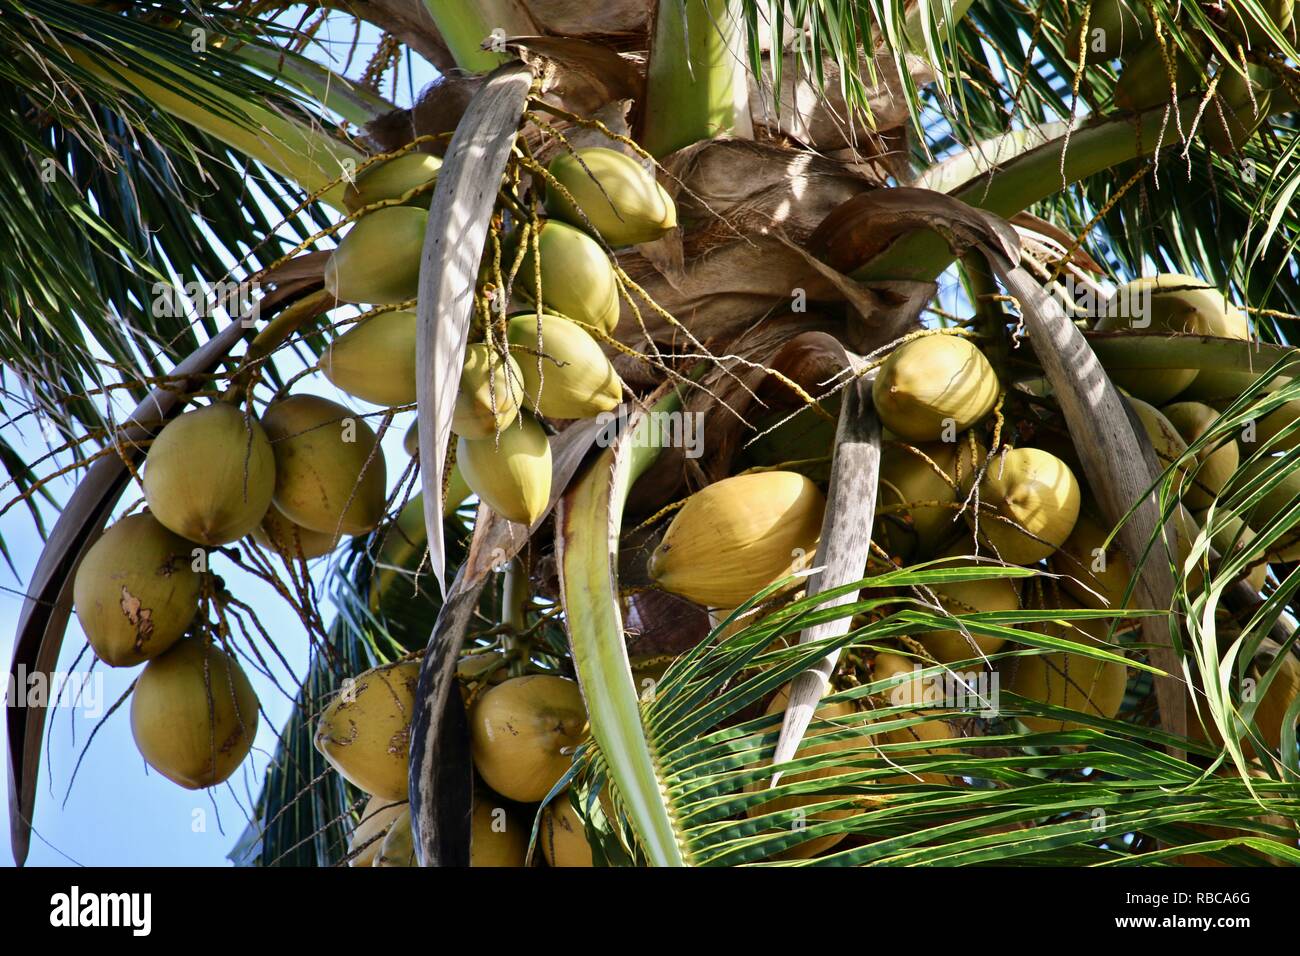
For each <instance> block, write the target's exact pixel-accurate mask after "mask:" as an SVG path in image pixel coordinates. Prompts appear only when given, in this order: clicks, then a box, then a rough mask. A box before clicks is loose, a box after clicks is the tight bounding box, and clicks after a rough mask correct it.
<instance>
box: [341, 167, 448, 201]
mask: <svg viewBox="0 0 1300 956" xmlns="http://www.w3.org/2000/svg"><path fill="white" fill-rule="evenodd" d="M441 169H442V160H441V159H439V158H438V157H437V156H430V155H429V154H428V153H403V154H402V155H401V156H394V157H393V158H392V159H388V160H384V161H383V162H382V163H372V164H371V165H369V166H367V167H366V168H365V169H363V170H362V171H361V172H360V173H358V174H357V177H356V181H355V182H352V183H349V184H348V188H347V189H346V190H345V191H344V193H343V205H345V206H347V209H348V212H356V211H357V210H358V209H362V208H364V207H366V206H370V205H373V204H374V203H377V202H383V201H384V200H386V199H401V198H402V196H404V195H406V194H407V193H408V192H410V191H411V190H412V189H417V188H419V187H420V186H423V185H425V184H426V183H431V182H434V181H435V180H436V179H437V178H438V172H439V170H441ZM432 199H433V190H432V189H426V190H425V191H424V192H422V193H420V194H419V195H417V196H413V197H412V198H411V199H409V200H407V201H406V202H405V203H403V205H406V206H420V207H422V208H424V209H428V208H429V202H430V201H431V200H432Z"/></svg>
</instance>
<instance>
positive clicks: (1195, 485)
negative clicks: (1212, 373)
mask: <svg viewBox="0 0 1300 956" xmlns="http://www.w3.org/2000/svg"><path fill="white" fill-rule="evenodd" d="M1161 412H1162V413H1163V414H1164V417H1165V418H1166V420H1168V422H1169V424H1171V425H1172V426H1173V427H1174V428H1175V429H1177V430H1178V434H1179V435H1180V436H1181V437H1182V439H1183V440H1184V441H1186V442H1187V443H1188V444H1189V445H1190V444H1191V443H1192V442H1195V441H1198V440H1199V439H1200V438H1201V436H1202V435H1205V434H1206V433H1207V432H1209V431H1210V429H1212V428H1213V427H1214V424H1215V422H1217V421H1218V419H1219V413H1218V412H1216V411H1215V410H1214V409H1213V408H1211V407H1210V406H1209V405H1203V404H1201V403H1200V402H1175V403H1174V404H1172V405H1166V406H1165V407H1164V408H1163V409H1161ZM1196 460H1197V462H1198V463H1199V468H1197V469H1196V470H1195V471H1194V472H1193V471H1189V472H1188V476H1187V478H1188V480H1187V482H1186V483H1185V484H1184V486H1183V489H1184V490H1183V502H1184V503H1185V504H1186V505H1187V507H1189V508H1208V507H1209V506H1210V505H1211V504H1212V503H1213V502H1214V499H1215V496H1216V495H1218V494H1219V492H1221V491H1222V490H1223V488H1224V486H1225V485H1227V483H1228V479H1229V478H1231V477H1232V473H1233V472H1234V471H1236V470H1237V465H1238V464H1240V461H1241V456H1240V453H1239V452H1238V451H1237V445H1236V442H1234V441H1233V440H1232V435H1231V433H1229V434H1227V435H1225V436H1224V437H1222V438H1219V439H1216V440H1215V441H1214V442H1213V443H1212V444H1210V445H1207V446H1206V447H1205V448H1202V449H1201V450H1200V451H1198V452H1197V453H1196Z"/></svg>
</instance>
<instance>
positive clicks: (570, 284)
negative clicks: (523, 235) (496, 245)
mask: <svg viewBox="0 0 1300 956" xmlns="http://www.w3.org/2000/svg"><path fill="white" fill-rule="evenodd" d="M537 248H538V251H539V252H540V253H541V257H542V269H541V272H542V278H541V282H542V304H543V305H544V306H545V307H546V308H548V309H550V310H551V311H552V312H558V313H559V314H561V315H563V316H566V317H567V318H570V319H574V320H575V321H578V322H582V323H585V324H587V325H590V326H593V327H594V328H597V329H600V330H602V331H604V332H607V333H608V332H613V331H614V327H615V326H616V325H618V317H619V301H620V297H619V292H618V278H617V276H616V275H615V273H614V268H613V266H611V265H610V263H609V257H608V256H607V255H606V254H605V250H604V249H602V248H601V247H600V245H599V243H597V242H596V240H594V239H592V238H591V236H589V235H587V234H586V233H585V232H582V231H581V230H579V229H575V228H573V227H572V226H569V225H566V224H565V223H562V222H558V221H556V220H554V219H550V220H546V221H545V222H543V223H542V230H541V234H540V235H539V236H538V237H537ZM533 263H534V260H533V253H532V244H531V242H530V243H529V248H528V250H527V252H526V253H525V255H524V261H523V263H522V265H521V266H520V267H519V274H518V275H517V276H516V277H515V284H514V290H515V291H516V292H518V293H519V294H520V295H522V296H523V297H524V298H526V299H528V300H530V301H536V295H535V293H536V290H537V271H536V266H535V265H534V264H533Z"/></svg>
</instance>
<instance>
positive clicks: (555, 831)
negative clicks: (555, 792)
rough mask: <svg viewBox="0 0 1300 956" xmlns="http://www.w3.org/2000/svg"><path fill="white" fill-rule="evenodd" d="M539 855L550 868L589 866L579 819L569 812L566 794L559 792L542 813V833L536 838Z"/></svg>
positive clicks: (589, 852)
mask: <svg viewBox="0 0 1300 956" xmlns="http://www.w3.org/2000/svg"><path fill="white" fill-rule="evenodd" d="M538 839H539V841H540V842H541V844H542V855H543V856H545V857H546V862H547V864H548V865H550V866H556V867H581V866H591V865H592V857H591V844H590V843H588V842H587V828H586V827H585V826H584V825H583V823H582V817H580V816H578V811H577V810H575V809H573V804H572V803H571V802H570V801H569V795H568V793H567V792H566V793H562V794H560V795H559V796H558V797H556V798H555V799H554V800H552V801H551V802H550V803H548V804H547V805H546V809H545V810H543V811H542V832H541V833H540V834H539V836H538Z"/></svg>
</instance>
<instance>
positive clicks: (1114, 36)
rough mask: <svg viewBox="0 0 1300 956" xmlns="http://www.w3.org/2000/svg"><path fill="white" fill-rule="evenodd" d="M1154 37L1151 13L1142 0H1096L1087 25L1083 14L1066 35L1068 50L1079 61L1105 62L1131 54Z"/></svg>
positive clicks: (1076, 61)
mask: <svg viewBox="0 0 1300 956" xmlns="http://www.w3.org/2000/svg"><path fill="white" fill-rule="evenodd" d="M1154 37H1155V32H1154V28H1153V27H1152V25H1151V15H1150V13H1149V12H1148V11H1147V8H1146V6H1145V4H1144V3H1143V0H1094V2H1093V4H1092V6H1091V8H1090V9H1089V12H1088V29H1087V30H1086V31H1084V30H1083V20H1082V15H1080V17H1079V19H1076V20H1075V22H1074V23H1073V24H1072V25H1071V26H1070V32H1069V33H1068V34H1067V35H1066V47H1065V48H1066V54H1067V55H1068V56H1069V58H1070V60H1071V62H1073V63H1078V62H1080V60H1079V57H1080V54H1082V55H1083V56H1084V57H1086V58H1087V62H1089V63H1106V62H1109V61H1110V60H1114V59H1117V58H1120V57H1126V56H1132V55H1133V54H1135V53H1136V52H1137V51H1138V50H1140V49H1141V48H1142V47H1143V46H1145V45H1146V44H1147V43H1149V42H1150V41H1151V40H1152V39H1153V38H1154Z"/></svg>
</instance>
